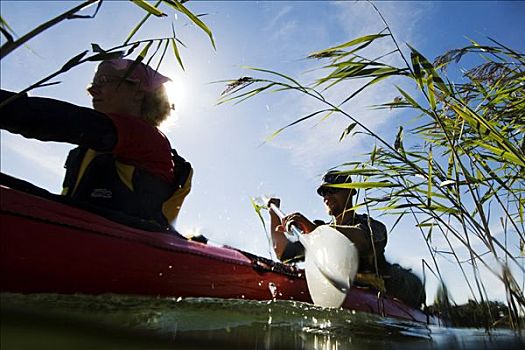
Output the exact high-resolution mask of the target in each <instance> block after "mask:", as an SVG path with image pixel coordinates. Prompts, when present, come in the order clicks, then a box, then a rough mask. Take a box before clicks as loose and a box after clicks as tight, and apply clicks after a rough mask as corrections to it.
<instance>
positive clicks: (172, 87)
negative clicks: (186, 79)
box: [160, 79, 186, 132]
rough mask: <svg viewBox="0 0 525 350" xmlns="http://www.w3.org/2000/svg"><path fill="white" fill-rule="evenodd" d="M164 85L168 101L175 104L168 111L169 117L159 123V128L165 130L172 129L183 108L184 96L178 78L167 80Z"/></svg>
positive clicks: (183, 90) (181, 84)
mask: <svg viewBox="0 0 525 350" xmlns="http://www.w3.org/2000/svg"><path fill="white" fill-rule="evenodd" d="M164 87H165V88H166V93H167V94H168V98H169V100H170V103H172V104H173V105H174V106H175V109H174V110H173V111H172V112H171V113H170V116H169V118H168V119H166V120H165V121H164V122H163V123H162V124H161V125H160V129H161V130H162V131H164V132H167V131H170V130H172V129H173V127H174V125H175V124H176V122H177V119H178V118H179V115H180V113H181V111H182V110H183V109H184V104H185V101H186V96H185V89H184V87H183V83H182V82H181V81H180V80H179V79H175V80H172V81H168V82H167V83H165V84H164Z"/></svg>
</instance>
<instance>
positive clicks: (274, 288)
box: [268, 282, 277, 298]
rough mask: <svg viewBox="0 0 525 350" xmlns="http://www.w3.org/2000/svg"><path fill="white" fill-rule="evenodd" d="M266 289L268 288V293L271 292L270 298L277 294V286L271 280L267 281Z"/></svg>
mask: <svg viewBox="0 0 525 350" xmlns="http://www.w3.org/2000/svg"><path fill="white" fill-rule="evenodd" d="M268 289H269V290H270V293H271V294H272V298H275V297H276V296H277V286H276V285H275V283H273V282H268Z"/></svg>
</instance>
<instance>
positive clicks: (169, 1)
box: [162, 0, 216, 49]
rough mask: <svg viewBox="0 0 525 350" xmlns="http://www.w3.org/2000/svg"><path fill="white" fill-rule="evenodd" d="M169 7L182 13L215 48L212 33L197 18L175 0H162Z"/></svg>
mask: <svg viewBox="0 0 525 350" xmlns="http://www.w3.org/2000/svg"><path fill="white" fill-rule="evenodd" d="M162 1H164V2H165V3H166V4H168V5H169V6H171V7H173V8H174V9H175V10H177V11H179V12H181V13H183V14H185V15H186V17H188V18H189V19H190V20H191V21H192V22H193V23H195V24H196V25H197V26H198V27H199V28H201V29H202V30H203V31H204V32H205V33H206V34H208V37H209V38H210V41H211V45H212V46H213V48H214V49H216V47H215V40H214V39H213V33H212V32H211V30H210V28H208V26H206V24H204V22H203V21H201V20H200V19H199V17H197V16H195V15H194V14H193V13H192V12H191V11H190V10H188V9H187V8H186V7H185V6H184V5H182V3H180V2H179V1H177V0H162Z"/></svg>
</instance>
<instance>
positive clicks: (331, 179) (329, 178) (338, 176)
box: [317, 170, 354, 196]
mask: <svg viewBox="0 0 525 350" xmlns="http://www.w3.org/2000/svg"><path fill="white" fill-rule="evenodd" d="M351 182H352V178H351V177H350V175H346V174H344V173H342V172H341V171H339V170H330V171H329V172H327V173H326V174H324V176H323V182H322V183H321V185H320V186H319V187H318V188H317V194H319V195H320V196H324V194H325V191H326V188H327V187H328V186H326V185H334V184H345V183H351ZM353 192H354V191H352V193H353Z"/></svg>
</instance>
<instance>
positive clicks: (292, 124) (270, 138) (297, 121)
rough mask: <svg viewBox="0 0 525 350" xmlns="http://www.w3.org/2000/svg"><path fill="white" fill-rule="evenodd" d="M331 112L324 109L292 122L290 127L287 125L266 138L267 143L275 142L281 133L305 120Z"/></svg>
mask: <svg viewBox="0 0 525 350" xmlns="http://www.w3.org/2000/svg"><path fill="white" fill-rule="evenodd" d="M331 110H332V109H322V110H319V111H316V112H314V113H310V114H308V115H306V116H304V117H301V118H299V119H297V120H296V121H294V122H292V123H290V124H288V125H286V126H283V127H282V128H280V129H279V130H277V131H275V132H274V133H273V134H271V135H270V136H268V137H267V138H266V141H267V142H270V141H271V140H273V139H274V138H275V137H277V135H279V134H280V133H281V132H283V131H284V130H286V129H288V128H289V127H291V126H294V125H296V124H299V123H301V122H303V121H305V120H307V119H310V118H312V117H315V116H316V115H318V114H321V113H324V112H328V111H331Z"/></svg>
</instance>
